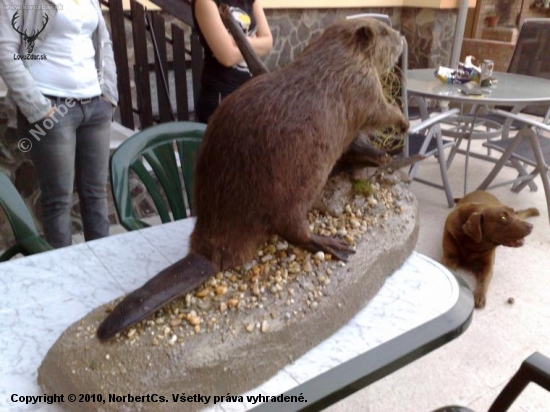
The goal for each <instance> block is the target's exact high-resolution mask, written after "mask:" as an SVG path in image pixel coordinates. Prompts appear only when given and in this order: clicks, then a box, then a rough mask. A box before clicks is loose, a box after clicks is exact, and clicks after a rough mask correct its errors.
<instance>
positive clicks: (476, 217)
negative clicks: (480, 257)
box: [462, 212, 483, 243]
mask: <svg viewBox="0 0 550 412" xmlns="http://www.w3.org/2000/svg"><path fill="white" fill-rule="evenodd" d="M462 230H463V231H464V233H465V234H467V235H468V236H470V237H471V238H472V239H473V240H474V242H476V243H479V242H481V239H482V237H483V234H482V233H481V213H477V212H475V213H472V214H471V215H470V217H469V218H468V220H467V221H466V223H464V224H463V225H462Z"/></svg>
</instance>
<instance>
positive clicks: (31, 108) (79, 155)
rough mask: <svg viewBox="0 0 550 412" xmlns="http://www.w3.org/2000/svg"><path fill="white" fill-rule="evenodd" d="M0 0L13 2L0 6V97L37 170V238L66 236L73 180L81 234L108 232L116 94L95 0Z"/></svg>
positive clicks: (67, 240)
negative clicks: (4, 89) (5, 93)
mask: <svg viewBox="0 0 550 412" xmlns="http://www.w3.org/2000/svg"><path fill="white" fill-rule="evenodd" d="M5 2H7V3H13V4H8V7H6V8H5V9H4V10H2V11H1V13H0V60H2V62H0V76H2V77H3V79H4V81H5V83H6V85H7V86H8V89H9V99H8V102H13V103H15V105H16V106H17V129H18V134H19V138H20V139H21V140H20V148H21V150H24V151H27V150H28V152H29V155H30V157H31V159H32V160H33V163H34V165H35V167H36V170H37V176H38V179H39V184H40V189H41V205H42V224H43V229H44V235H45V238H46V240H47V241H48V242H49V243H50V244H51V245H52V246H53V247H56V248H58V247H63V246H68V245H70V244H71V243H72V219H71V213H72V208H73V185H74V184H75V183H76V189H77V192H78V196H79V200H80V214H81V216H82V223H83V229H84V237H85V239H86V240H92V239H98V238H101V237H105V236H108V234H109V220H108V210H107V192H106V183H107V178H108V164H109V140H110V128H111V125H110V124H111V119H112V115H113V107H115V106H116V104H117V101H118V94H117V91H116V68H115V65H114V60H113V52H112V44H111V40H110V38H109V33H108V31H107V29H106V25H105V21H104V19H103V15H102V12H101V8H100V5H99V2H98V0H55V3H53V0H24V1H23V2H21V0H6V1H5ZM18 5H22V6H23V7H18ZM29 5H32V8H31V7H28V6H29ZM9 6H14V7H9ZM18 8H19V9H18Z"/></svg>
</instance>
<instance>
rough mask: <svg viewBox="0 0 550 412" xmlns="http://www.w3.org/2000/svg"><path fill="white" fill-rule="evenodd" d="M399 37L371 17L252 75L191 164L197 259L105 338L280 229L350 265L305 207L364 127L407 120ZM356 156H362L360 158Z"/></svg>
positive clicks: (244, 258)
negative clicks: (399, 78) (397, 100)
mask: <svg viewBox="0 0 550 412" xmlns="http://www.w3.org/2000/svg"><path fill="white" fill-rule="evenodd" d="M402 47H403V46H402V40H401V36H400V34H399V33H398V32H397V31H395V30H393V29H392V28H390V27H389V26H387V25H386V24H384V23H382V22H379V21H377V20H374V19H366V18H365V19H353V20H344V21H340V22H337V23H335V24H333V25H331V26H330V27H328V28H327V29H326V30H325V31H324V32H323V33H322V34H321V36H320V37H318V38H317V39H316V40H315V41H313V42H312V43H311V44H310V45H309V46H307V47H306V48H305V49H304V51H303V52H302V53H301V54H300V56H299V57H298V58H296V60H295V61H293V62H292V63H291V64H289V65H288V66H287V67H285V68H282V69H280V70H277V71H274V72H270V73H266V74H262V75H261V76H258V77H254V78H253V79H251V80H250V81H249V82H247V83H246V84H245V85H243V86H241V88H239V89H238V90H236V91H235V92H233V93H232V94H231V95H229V96H228V97H227V98H226V99H225V100H223V102H222V103H221V104H220V106H219V107H218V108H217V110H216V111H215V112H214V114H213V115H212V117H211V118H210V121H209V124H208V127H207V129H206V132H205V135H204V138H203V142H202V145H201V148H200V150H199V154H198V158H197V164H196V171H195V174H196V176H195V186H194V190H195V196H194V201H195V208H194V210H195V213H196V223H195V228H194V230H193V233H192V234H191V242H190V247H189V250H190V251H189V254H188V255H187V256H186V257H185V258H183V259H181V260H179V261H178V262H176V263H174V264H173V265H171V266H170V267H168V268H166V269H165V270H163V271H162V272H160V273H159V274H158V275H156V276H155V277H154V278H152V279H151V280H149V281H148V282H147V283H145V284H144V285H143V286H142V287H141V288H139V289H137V290H136V291H134V292H132V293H130V294H129V295H127V296H126V297H125V298H124V299H123V300H122V301H121V302H120V303H119V304H118V305H117V306H116V307H115V308H114V310H113V311H112V312H111V313H110V314H109V315H108V316H107V318H106V319H105V320H104V321H103V323H102V324H101V325H100V327H99V329H98V331H97V336H98V338H99V339H101V340H107V339H109V338H112V337H113V336H115V334H117V333H118V332H121V331H122V330H124V329H125V328H127V327H129V326H131V325H133V324H135V323H137V322H139V321H140V320H142V319H143V318H145V317H146V316H148V315H150V314H152V313H154V312H155V311H156V310H158V309H160V308H161V307H162V306H164V305H165V304H167V303H168V302H170V301H171V300H173V299H174V298H176V297H179V296H183V295H185V294H186V293H188V292H190V291H192V290H193V289H196V288H197V287H199V286H200V285H202V284H203V283H205V282H206V281H207V280H208V279H209V278H210V277H211V276H212V275H214V274H215V273H217V272H218V271H223V270H227V269H229V268H232V267H235V266H242V265H243V264H245V263H246V262H248V261H250V260H251V259H252V258H253V257H254V256H255V254H256V252H257V250H258V248H259V247H260V246H261V244H262V243H264V242H265V241H267V240H268V239H269V237H270V236H271V235H273V234H277V235H279V236H281V237H282V238H284V239H286V240H287V241H288V242H290V243H293V244H294V245H296V246H298V247H302V248H304V249H306V250H309V251H311V252H317V251H323V252H325V253H330V254H331V255H332V256H333V257H335V258H336V259H340V260H346V258H347V257H348V255H349V254H350V253H353V250H352V249H351V248H350V246H349V245H348V244H347V243H346V242H345V241H344V240H343V239H337V238H332V237H324V236H319V235H314V234H312V233H311V232H310V231H309V226H308V223H307V218H306V215H307V212H308V211H309V210H310V208H311V207H312V205H313V203H314V202H315V200H316V199H317V197H318V196H319V194H320V193H321V190H322V189H323V187H324V186H325V183H326V181H327V179H328V176H329V174H330V173H331V171H332V169H333V167H334V166H335V164H336V163H337V161H338V160H339V159H340V158H341V157H342V155H343V154H346V155H347V157H348V159H349V158H353V156H350V154H352V153H353V152H354V151H360V150H361V148H362V147H363V145H361V144H354V139H355V137H356V136H358V135H359V132H366V133H368V132H369V131H373V130H380V129H382V128H384V127H392V126H393V127H395V128H396V129H397V130H399V131H403V132H404V131H406V130H407V129H408V126H409V123H408V121H407V120H406V119H405V118H404V116H403V114H402V113H401V110H400V109H399V108H398V107H397V106H396V105H392V104H389V103H388V102H387V101H386V99H385V98H384V93H383V89H382V85H381V83H380V80H379V77H380V75H381V74H382V73H385V72H386V71H388V70H390V69H391V68H392V67H393V66H394V64H395V62H396V61H397V58H398V57H399V55H400V54H401V51H402ZM359 157H360V156H359Z"/></svg>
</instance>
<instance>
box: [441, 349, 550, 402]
mask: <svg viewBox="0 0 550 412" xmlns="http://www.w3.org/2000/svg"><path fill="white" fill-rule="evenodd" d="M531 382H533V383H536V384H537V385H539V386H541V387H542V388H544V389H546V390H547V391H550V359H548V358H547V357H546V356H544V355H542V354H540V353H539V352H535V353H533V354H532V355H531V356H529V357H528V358H527V359H525V361H523V363H522V364H521V366H520V368H519V370H518V371H517V372H516V374H515V375H514V376H513V377H512V379H510V381H509V382H508V384H507V385H506V386H505V387H504V389H503V390H502V391H501V392H500V394H499V395H498V396H497V398H496V399H495V401H494V402H493V404H492V405H491V407H490V408H489V410H488V412H506V411H507V410H508V409H509V408H510V406H512V403H513V402H514V401H515V400H516V399H517V397H518V396H519V395H520V394H521V392H523V390H524V389H525V388H526V387H527V385H528V384H529V383H531ZM433 412H474V411H473V410H472V409H469V408H465V407H463V406H456V405H453V406H445V407H443V408H439V409H437V410H435V411H433Z"/></svg>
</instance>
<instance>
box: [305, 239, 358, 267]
mask: <svg viewBox="0 0 550 412" xmlns="http://www.w3.org/2000/svg"><path fill="white" fill-rule="evenodd" d="M297 246H300V247H302V248H303V249H306V250H309V251H310V252H313V253H316V252H319V251H322V252H324V253H328V254H330V255H331V256H333V257H335V258H336V259H338V260H341V261H343V262H347V260H348V257H349V255H351V254H353V253H355V250H353V249H352V248H351V247H350V245H349V244H348V243H347V242H346V241H345V240H343V239H338V238H335V237H326V236H319V235H311V240H310V242H309V243H307V244H302V245H297Z"/></svg>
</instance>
